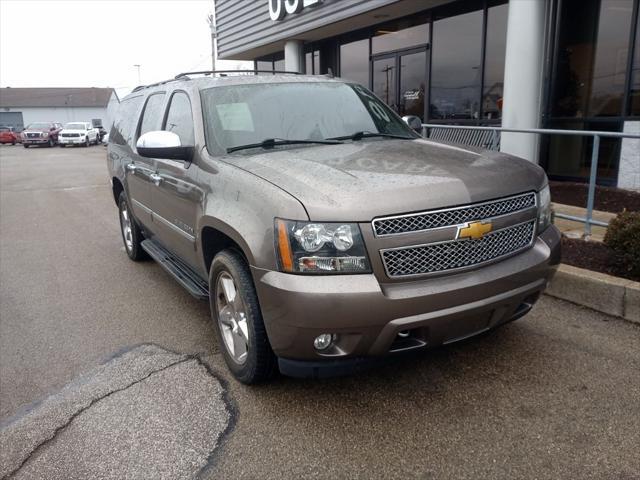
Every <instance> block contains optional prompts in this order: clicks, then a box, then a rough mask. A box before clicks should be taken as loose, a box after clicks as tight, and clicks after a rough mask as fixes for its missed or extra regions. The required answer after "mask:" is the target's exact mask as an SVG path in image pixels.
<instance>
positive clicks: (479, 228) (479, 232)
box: [456, 222, 493, 240]
mask: <svg viewBox="0 0 640 480" xmlns="http://www.w3.org/2000/svg"><path fill="white" fill-rule="evenodd" d="M492 229H493V226H492V225H491V222H467V223H465V224H463V225H460V226H458V234H457V235H456V240H462V239H464V238H471V239H473V240H479V239H481V238H482V237H484V236H485V235H486V234H487V233H489V232H491V230H492Z"/></svg>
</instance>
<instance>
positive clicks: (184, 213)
mask: <svg viewBox="0 0 640 480" xmlns="http://www.w3.org/2000/svg"><path fill="white" fill-rule="evenodd" d="M162 129H163V130H167V131H170V132H174V133H175V134H177V135H178V136H179V137H180V143H181V144H182V145H184V146H193V145H194V144H195V139H194V128H193V115H192V109H191V103H190V101H189V97H188V95H187V94H186V93H185V92H183V91H176V92H174V93H173V95H172V96H171V100H170V101H169V109H168V111H167V115H166V120H165V121H164V124H163V125H162ZM155 162H156V163H155V165H156V171H155V174H154V177H153V178H154V181H152V187H151V208H152V210H153V222H154V228H155V229H156V232H157V235H158V238H159V239H160V242H161V243H162V244H163V245H164V246H165V247H166V248H168V249H169V250H171V251H172V252H174V253H175V254H177V255H178V256H179V257H180V258H181V259H183V260H185V261H186V262H188V263H189V264H190V265H191V267H193V268H195V269H197V268H198V266H199V264H198V261H197V256H196V227H197V225H196V219H197V216H198V212H200V211H201V210H202V201H203V198H204V196H203V192H202V189H201V188H199V187H198V185H197V176H198V165H197V163H196V162H182V161H178V160H165V159H156V160H155Z"/></svg>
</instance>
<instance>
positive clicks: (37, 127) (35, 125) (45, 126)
mask: <svg viewBox="0 0 640 480" xmlns="http://www.w3.org/2000/svg"><path fill="white" fill-rule="evenodd" d="M49 128H51V124H50V123H30V124H29V125H28V126H27V128H26V129H25V130H28V129H33V130H48V129H49Z"/></svg>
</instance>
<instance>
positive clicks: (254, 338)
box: [209, 250, 276, 384]
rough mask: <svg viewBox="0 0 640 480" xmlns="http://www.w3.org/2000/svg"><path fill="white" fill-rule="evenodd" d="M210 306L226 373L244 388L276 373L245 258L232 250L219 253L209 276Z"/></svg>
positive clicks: (274, 360) (274, 362)
mask: <svg viewBox="0 0 640 480" xmlns="http://www.w3.org/2000/svg"><path fill="white" fill-rule="evenodd" d="M209 303H210V305H211V315H212V317H213V322H214V326H215V329H216V332H217V334H218V341H219V344H220V349H221V350H222V354H223V356H224V359H225V362H226V364H227V367H229V370H230V371H231V373H232V374H233V376H234V377H236V378H237V379H238V380H239V381H241V382H242V383H246V384H253V383H258V382H263V381H265V380H268V379H270V378H271V377H273V376H274V374H275V373H276V356H275V355H274V353H273V351H272V350H271V344H270V343H269V338H268V337H267V331H266V329H265V326H264V322H263V320H262V312H261V311H260V305H259V303H258V296H257V295H256V290H255V287H254V285H253V279H252V278H251V273H250V272H249V267H248V266H247V263H246V261H245V260H244V258H243V257H242V256H241V255H240V254H239V253H237V252H236V251H234V250H223V251H222V252H220V253H218V254H217V255H216V256H215V258H214V259H213V262H212V264H211V271H210V273H209Z"/></svg>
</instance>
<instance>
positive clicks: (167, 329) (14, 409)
mask: <svg viewBox="0 0 640 480" xmlns="http://www.w3.org/2000/svg"><path fill="white" fill-rule="evenodd" d="M105 155H106V149H105V148H104V147H90V148H88V149H81V148H78V149H65V150H62V149H39V148H38V149H35V148H33V149H28V150H25V149H23V148H21V147H11V146H3V147H0V438H1V439H2V440H1V441H2V445H0V455H1V458H0V465H2V467H1V468H2V472H9V471H13V470H15V469H16V468H18V467H19V465H20V464H21V463H22V462H23V461H24V460H25V459H27V461H26V462H25V463H24V466H23V467H22V468H21V469H19V471H18V472H17V474H16V475H15V478H29V479H35V480H39V479H50V478H66V479H69V480H75V479H86V478H110V476H113V477H115V476H117V477H118V478H128V479H145V480H146V479H149V478H154V479H155V478H171V479H173V478H181V477H183V478H203V479H209V478H241V479H244V478H247V479H254V478H261V479H263V478H264V479H267V478H274V479H290V478H291V479H299V478H363V479H369V478H427V479H429V478H433V479H447V478H455V479H474V480H475V479H478V478H492V479H493V478H496V479H502V478H504V479H509V480H511V479H519V478H524V479H530V478H537V479H553V480H557V479H558V478H579V479H581V480H582V479H597V480H602V479H605V480H608V479H616V480H640V473H639V472H640V456H639V455H638V446H639V445H640V328H639V327H638V326H637V325H632V324H629V323H625V322H623V321H620V320H617V319H614V318H611V317H607V316H605V315H601V314H598V313H596V312H593V311H591V310H588V309H584V308H580V307H577V306H575V305H571V304H569V303H566V302H562V301H559V300H554V299H552V298H548V297H543V298H542V299H541V300H540V302H539V303H538V304H537V305H536V306H535V308H534V309H533V311H532V312H531V313H530V314H529V315H527V316H526V317H525V318H523V319H521V320H518V321H517V322H514V323H512V324H509V325H507V326H506V327H504V328H502V329H500V330H498V331H496V332H494V333H492V334H490V335H485V336H482V337H479V338H476V339H473V340H470V341H468V342H465V343H462V344H459V345H451V346H449V347H446V348H441V349H437V350H434V351H431V352H428V353H425V354H422V355H416V356H411V357H407V358H403V359H400V360H397V361H395V362H393V363H390V364H389V365H387V366H385V367H383V368H379V369H375V370H373V371H371V372H368V373H366V374H364V375H358V376H354V377H346V378H338V379H327V380H322V381H299V380H293V379H287V378H280V379H276V380H275V381H274V382H273V383H271V384H269V385H262V386H258V387H246V386H244V385H241V384H239V383H237V382H235V381H234V380H233V379H232V378H231V376H230V375H229V374H228V372H227V370H226V367H225V365H224V361H223V359H222V356H221V355H220V353H219V350H218V346H217V344H216V341H215V339H214V336H213V330H212V326H211V322H210V318H209V311H208V306H207V304H206V302H198V301H196V300H194V299H193V298H192V297H191V296H189V294H188V293H186V292H185V291H184V290H183V289H182V287H180V286H179V285H178V284H177V283H176V282H175V281H174V280H172V279H171V278H170V277H169V276H168V275H167V274H166V273H165V272H163V271H162V270H161V268H160V267H159V266H158V265H155V264H154V263H153V262H143V263H137V264H136V263H133V262H131V261H129V260H128V259H127V257H126V255H125V253H124V251H123V246H122V240H121V238H120V232H119V228H118V220H117V211H116V208H115V204H114V202H113V199H112V197H111V193H110V190H109V186H108V178H107V173H106V166H105V163H106V162H105ZM138 346H139V347H138ZM174 362H176V363H175V365H173V366H169V365H171V364H173V363H174ZM153 372H155V373H153ZM147 375H149V376H148V378H145V376H147ZM212 375H213V376H212ZM143 379H144V380H143ZM136 382H137V383H136ZM117 390H121V391H118V392H116V391H117ZM111 392H115V393H111ZM99 399H101V400H99ZM94 400H95V403H93V405H91V402H92V401H94ZM89 405H91V406H89ZM223 407H224V408H223ZM83 408H86V410H84V411H82V409H83ZM78 412H81V413H79V414H78ZM69 420H71V421H70V422H69ZM67 423H68V425H67ZM65 425H66V426H65ZM58 429H59V430H58ZM56 431H57V433H56ZM51 437H53V440H49V441H47V439H49V438H51ZM39 445H42V447H40V448H38V446H39ZM3 475H5V473H2V474H0V478H2V476H3Z"/></svg>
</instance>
